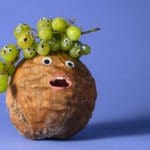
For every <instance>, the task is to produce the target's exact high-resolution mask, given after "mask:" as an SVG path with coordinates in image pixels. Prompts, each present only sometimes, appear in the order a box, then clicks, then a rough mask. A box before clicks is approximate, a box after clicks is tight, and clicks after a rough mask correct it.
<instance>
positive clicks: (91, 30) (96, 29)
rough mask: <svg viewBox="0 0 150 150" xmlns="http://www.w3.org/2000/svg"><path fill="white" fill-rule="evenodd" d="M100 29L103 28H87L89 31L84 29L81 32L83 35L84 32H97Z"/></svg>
mask: <svg viewBox="0 0 150 150" xmlns="http://www.w3.org/2000/svg"><path fill="white" fill-rule="evenodd" d="M99 30H101V29H100V28H92V29H90V30H87V31H82V32H81V34H82V35H83V34H89V33H91V32H96V31H99Z"/></svg>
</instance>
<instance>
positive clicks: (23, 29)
mask: <svg viewBox="0 0 150 150" xmlns="http://www.w3.org/2000/svg"><path fill="white" fill-rule="evenodd" d="M27 31H28V32H31V28H30V26H28V25H27V24H23V23H20V24H19V25H18V26H17V27H16V28H15V29H14V36H15V37H16V38H18V37H19V36H20V35H21V34H22V33H25V32H27Z"/></svg>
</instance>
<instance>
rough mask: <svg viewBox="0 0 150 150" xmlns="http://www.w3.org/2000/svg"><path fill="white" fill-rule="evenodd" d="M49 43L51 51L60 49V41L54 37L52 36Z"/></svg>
mask: <svg viewBox="0 0 150 150" xmlns="http://www.w3.org/2000/svg"><path fill="white" fill-rule="evenodd" d="M49 45H50V47H51V51H54V52H56V51H59V50H60V47H61V45H60V41H59V40H57V39H55V38H52V39H51V40H50V41H49Z"/></svg>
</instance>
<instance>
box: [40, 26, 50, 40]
mask: <svg viewBox="0 0 150 150" xmlns="http://www.w3.org/2000/svg"><path fill="white" fill-rule="evenodd" d="M38 36H39V38H40V39H41V40H50V39H52V30H51V29H50V28H48V27H43V28H40V29H39V30H38Z"/></svg>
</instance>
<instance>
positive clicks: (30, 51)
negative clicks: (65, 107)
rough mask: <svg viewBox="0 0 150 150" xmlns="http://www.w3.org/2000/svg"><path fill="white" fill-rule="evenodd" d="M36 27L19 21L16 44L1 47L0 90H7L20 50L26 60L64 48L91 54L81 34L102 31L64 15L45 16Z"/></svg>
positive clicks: (76, 54) (70, 52) (74, 54)
mask: <svg viewBox="0 0 150 150" xmlns="http://www.w3.org/2000/svg"><path fill="white" fill-rule="evenodd" d="M36 28H37V30H36V29H33V28H31V27H30V26H29V25H27V24H24V23H20V24H19V25H17V27H16V28H15V29H14V36H15V38H16V41H17V44H16V45H14V44H8V45H6V46H4V47H3V48H1V50H0V57H1V58H2V60H3V61H0V93H3V92H4V91H6V89H7V86H8V80H9V77H10V76H12V75H13V74H14V72H15V63H16V62H17V61H18V59H19V54H20V52H22V53H23V55H24V58H25V59H32V58H33V57H35V56H36V55H42V56H47V55H49V54H50V52H57V51H63V52H64V53H68V55H70V56H71V57H73V58H76V59H78V58H80V57H81V56H82V55H88V54H89V53H90V51H91V49H90V47H89V46H88V45H86V44H82V43H81V42H80V41H79V40H80V37H81V35H83V34H87V33H90V32H94V31H97V30H99V28H93V29H91V30H88V31H84V32H83V31H81V29H80V28H79V27H77V26H75V25H74V21H71V20H66V19H64V18H61V17H57V18H54V19H50V18H46V17H43V18H41V19H40V20H39V21H38V22H37V25H36Z"/></svg>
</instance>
